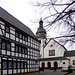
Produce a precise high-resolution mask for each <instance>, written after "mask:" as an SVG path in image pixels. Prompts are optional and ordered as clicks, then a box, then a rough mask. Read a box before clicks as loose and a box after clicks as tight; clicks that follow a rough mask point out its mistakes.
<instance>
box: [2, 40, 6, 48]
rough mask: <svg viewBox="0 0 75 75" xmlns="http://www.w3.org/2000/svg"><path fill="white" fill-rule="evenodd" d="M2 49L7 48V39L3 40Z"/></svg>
mask: <svg viewBox="0 0 75 75" xmlns="http://www.w3.org/2000/svg"><path fill="white" fill-rule="evenodd" d="M2 49H6V41H5V40H2Z"/></svg>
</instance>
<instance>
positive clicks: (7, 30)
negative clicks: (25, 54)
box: [5, 25, 10, 33]
mask: <svg viewBox="0 0 75 75" xmlns="http://www.w3.org/2000/svg"><path fill="white" fill-rule="evenodd" d="M5 31H6V32H7V33H10V26H8V25H6V27H5Z"/></svg>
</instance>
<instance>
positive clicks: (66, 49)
mask: <svg viewBox="0 0 75 75" xmlns="http://www.w3.org/2000/svg"><path fill="white" fill-rule="evenodd" d="M51 40H53V41H55V42H56V43H58V44H59V45H60V46H62V47H63V48H64V49H65V50H67V49H66V48H65V47H64V46H63V45H61V44H60V43H59V42H57V41H56V40H54V39H53V38H51V39H50V40H49V41H48V42H47V44H48V43H49V42H50V41H51ZM47 44H46V45H45V46H44V48H45V47H46V46H47Z"/></svg>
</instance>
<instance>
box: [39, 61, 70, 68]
mask: <svg viewBox="0 0 75 75" xmlns="http://www.w3.org/2000/svg"><path fill="white" fill-rule="evenodd" d="M55 61H56V62H57V63H58V67H68V65H69V60H54V61H41V62H40V67H41V63H42V62H44V63H45V67H47V63H48V62H50V63H51V67H54V62H55ZM63 62H65V64H63Z"/></svg>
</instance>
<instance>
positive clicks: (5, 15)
mask: <svg viewBox="0 0 75 75" xmlns="http://www.w3.org/2000/svg"><path fill="white" fill-rule="evenodd" d="M0 18H1V19H3V20H5V21H6V22H8V23H10V24H11V25H13V26H14V27H16V28H18V29H20V30H21V31H23V32H25V33H26V34H28V35H30V36H31V37H33V38H35V39H37V37H36V36H35V35H34V33H33V32H32V31H31V30H30V29H29V28H28V27H27V26H26V25H24V24H23V23H21V22H20V21H19V20H18V19H16V18H15V17H13V16H12V15H11V14H9V13H8V12H7V11H5V10H4V9H3V8H1V7H0Z"/></svg>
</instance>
